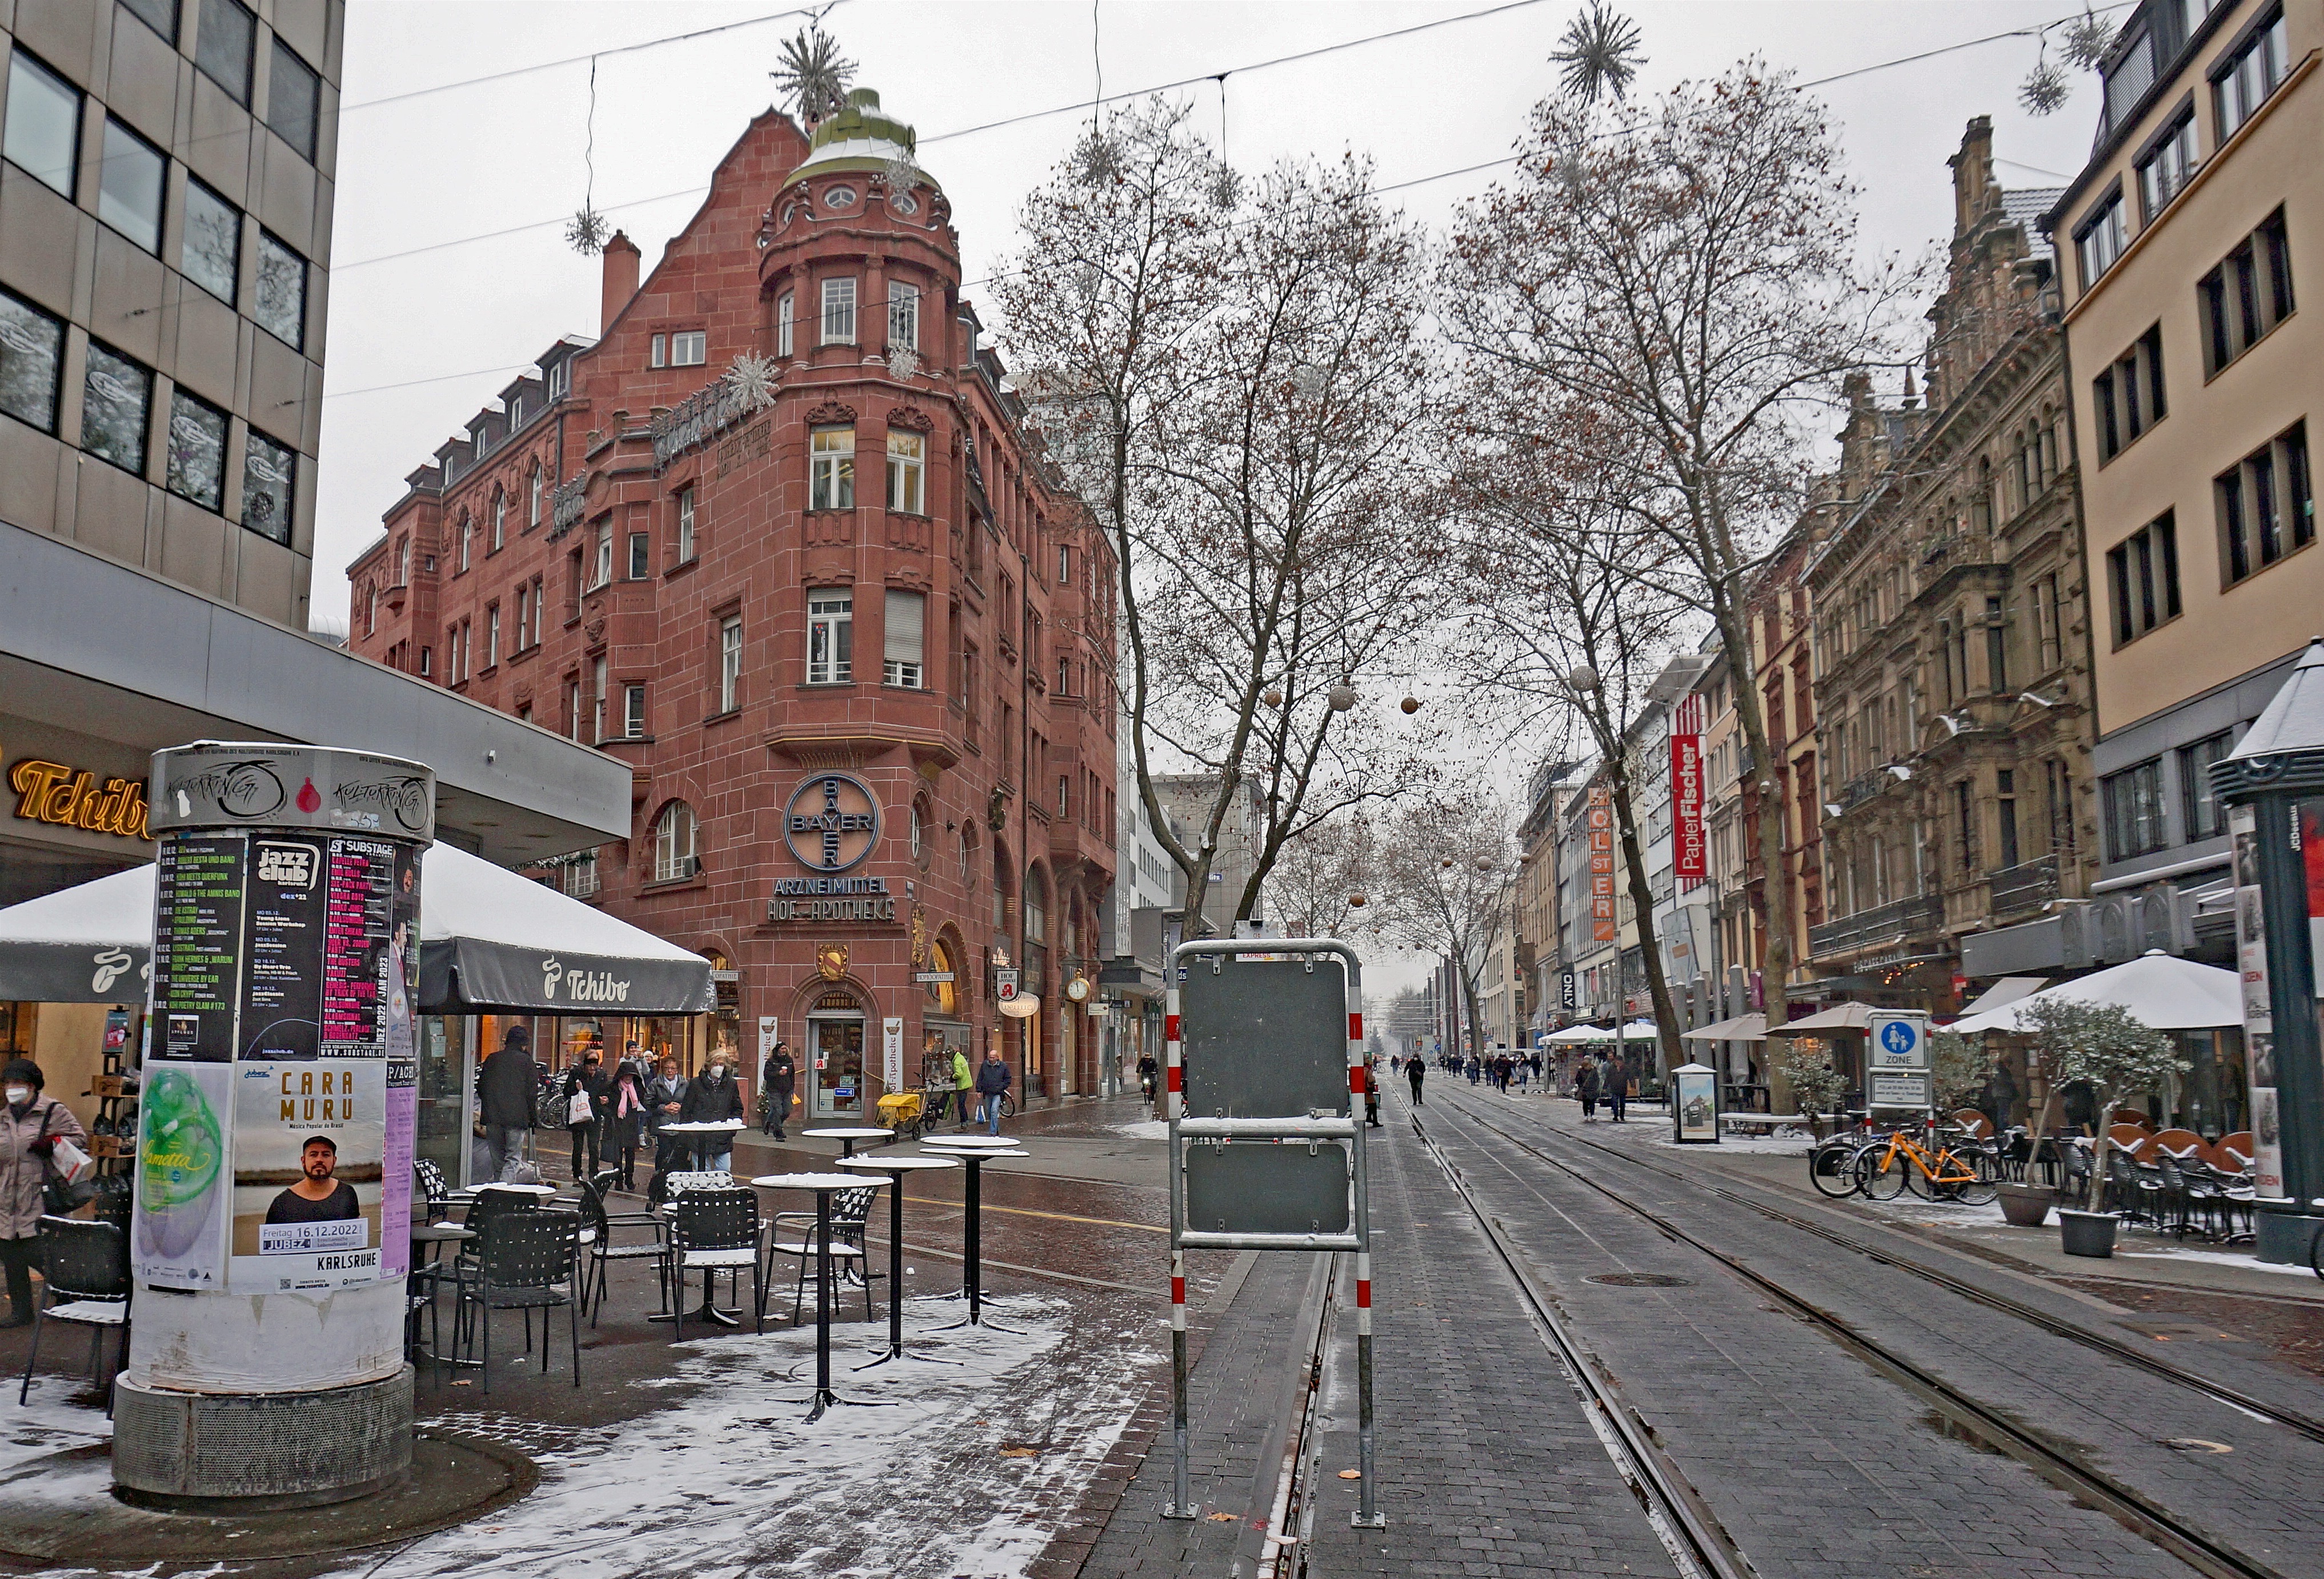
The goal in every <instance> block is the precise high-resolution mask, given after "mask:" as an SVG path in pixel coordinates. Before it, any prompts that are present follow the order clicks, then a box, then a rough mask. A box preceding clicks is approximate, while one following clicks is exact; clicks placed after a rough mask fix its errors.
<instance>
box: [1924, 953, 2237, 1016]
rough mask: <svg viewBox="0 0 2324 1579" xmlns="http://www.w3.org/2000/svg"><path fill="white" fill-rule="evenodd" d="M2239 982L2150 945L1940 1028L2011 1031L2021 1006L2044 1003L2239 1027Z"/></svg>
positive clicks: (2214, 967)
mask: <svg viewBox="0 0 2324 1579" xmlns="http://www.w3.org/2000/svg"><path fill="white" fill-rule="evenodd" d="M2239 986H2240V983H2238V982H2237V980H2236V973H2235V972H2233V971H2224V970H2221V969H2220V968H2219V967H2218V966H2217V965H2203V964H2200V963H2199V962H2198V961H2195V960H2191V959H2181V958H2179V957H2178V956H2175V955H2169V954H2165V953H2163V950H2161V949H2159V948H2150V949H2148V950H2147V951H2146V952H2145V953H2144V954H2143V955H2141V956H2139V957H2138V958H2136V959H2134V960H2132V961H2130V962H2129V963H2128V964H2126V965H2116V966H2115V967H2113V968H2112V969H2111V970H2102V971H2097V972H2094V973H2092V974H2089V975H2087V976H2080V977H2077V978H2076V979H2074V980H2073V981H2070V982H2060V983H2058V984H2057V985H2056V986H2054V987H2045V988H2043V990H2042V991H2041V992H2038V993H2027V994H2026V995H2025V996H2024V997H2023V998H2020V999H2018V1000H2017V1001H2016V1002H2014V1003H2005V1004H2003V1005H2002V1006H2001V1007H2000V1008H1998V1009H1994V1010H1989V1011H1986V1012H1985V1013H1982V1014H1977V1015H1964V1016H1962V1017H1961V1018H1960V1019H1959V1020H1954V1021H1953V1022H1952V1024H1951V1025H1950V1026H1948V1027H1947V1028H1946V1029H1947V1030H1958V1031H1979V1030H2006V1031H2014V1030H2017V1029H2018V1026H2019V1021H2020V1017H2021V1016H2022V1015H2023V1014H2024V1011H2026V1010H2028V1009H2030V1008H2032V1007H2033V1005H2034V1004H2036V1003H2048V1002H2069V1003H2098V1004H2106V1003H2115V1004H2119V1005H2121V1006H2122V1007H2123V1008H2125V1009H2127V1010H2129V1011H2131V1013H2132V1014H2134V1015H2135V1016H2136V1017H2137V1018H2138V1019H2139V1020H2141V1021H2142V1022H2144V1024H2147V1025H2150V1026H2152V1027H2153V1028H2154V1029H2155V1030H2203V1029H2206V1028H2208V1027H2211V1026H2219V1025H2241V1024H2242V1023H2243V1022H2244V1009H2243V995H2242V993H2241V992H2240V991H2239V990H2238V989H2239Z"/></svg>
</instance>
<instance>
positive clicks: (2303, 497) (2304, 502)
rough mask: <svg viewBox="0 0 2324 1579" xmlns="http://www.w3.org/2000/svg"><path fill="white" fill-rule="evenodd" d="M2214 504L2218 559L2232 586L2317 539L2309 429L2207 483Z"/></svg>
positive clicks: (2296, 430)
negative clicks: (2217, 528)
mask: <svg viewBox="0 0 2324 1579" xmlns="http://www.w3.org/2000/svg"><path fill="white" fill-rule="evenodd" d="M2211 490H2212V494H2213V495H2214V497H2215V498H2216V499H2217V500H2218V513H2219V548H2220V553H2219V558H2220V560H2221V562H2222V564H2223V566H2224V568H2225V569H2226V571H2227V576H2226V582H2225V584H2226V585H2227V586H2234V585H2235V584H2236V582H2238V581H2241V580H2242V579H2243V578H2244V577H2246V576H2249V575H2252V574H2253V573H2255V571H2260V570H2264V569H2266V568H2268V567H2269V566H2270V565H2273V564H2274V563H2275V562H2276V561H2277V560H2278V559H2282V558H2283V556H2284V555H2286V554H2288V553H2291V552H2292V550H2293V549H2304V548H2306V547H2307V546H2308V545H2309V544H2310V543H2311V542H2314V541H2315V540H2316V495H2315V490H2314V487H2313V485H2312V484H2311V482H2310V476H2309V471H2308V424H2307V423H2306V422H2304V421H2303V422H2295V423H2293V424H2292V427H2291V429H2289V430H2288V431H2286V432H2284V433H2282V435H2280V436H2279V437H2277V438H2276V439H2273V441H2271V442H2270V443H2268V444H2265V445H2263V446H2262V447H2261V448H2258V449H2257V450H2255V451H2254V452H2253V453H2251V454H2250V455H2247V456H2246V457H2244V459H2243V461H2242V463H2241V464H2240V465H2237V466H2231V467H2229V468H2228V469H2227V471H2225V472H2222V473H2221V474H2220V475H2219V476H2217V477H2214V478H2213V479H2211Z"/></svg>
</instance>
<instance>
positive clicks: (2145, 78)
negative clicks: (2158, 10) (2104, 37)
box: [2100, 28, 2155, 130]
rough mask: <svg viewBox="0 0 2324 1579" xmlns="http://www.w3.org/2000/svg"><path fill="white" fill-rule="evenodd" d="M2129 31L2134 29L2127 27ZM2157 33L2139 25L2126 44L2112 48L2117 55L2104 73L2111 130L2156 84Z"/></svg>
mask: <svg viewBox="0 0 2324 1579" xmlns="http://www.w3.org/2000/svg"><path fill="white" fill-rule="evenodd" d="M2125 31H2126V32H2130V31H2131V30H2129V29H2126V30H2125ZM2154 44H2155V40H2154V34H2153V32H2151V31H2149V30H2147V29H2145V28H2140V29H2138V30H2137V31H2136V32H2135V33H2134V34H2133V36H2132V37H2131V38H2130V39H2129V40H2128V41H2127V42H2126V44H2124V45H2121V46H2117V47H2116V49H2115V50H2113V51H2110V52H2111V53H2112V54H2113V56H2114V59H2113V60H2111V61H2110V62H2108V64H2107V67H2106V68H2105V69H2104V70H2103V71H2102V72H2101V73H2100V75H2101V77H2102V78H2103V81H2104V85H2105V94H2106V124H2107V129H2108V130H2112V129H2114V128H2116V127H2118V126H2120V125H2123V124H2124V123H2125V122H2126V121H2127V120H2129V118H2130V116H2131V113H2132V112H2133V111H2134V110H2135V109H2137V107H2138V101H2139V100H2140V99H2142V98H2144V97H2146V90H2147V89H2148V88H2152V87H2153V86H2154Z"/></svg>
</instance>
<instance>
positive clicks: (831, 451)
mask: <svg viewBox="0 0 2324 1579" xmlns="http://www.w3.org/2000/svg"><path fill="white" fill-rule="evenodd" d="M809 446H810V448H809V450H808V456H807V508H808V509H809V510H853V509H854V508H855V429H853V428H817V429H816V430H815V433H814V436H813V438H812V439H810V440H809Z"/></svg>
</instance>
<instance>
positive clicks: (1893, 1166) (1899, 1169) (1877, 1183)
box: [1851, 1145, 1918, 1201]
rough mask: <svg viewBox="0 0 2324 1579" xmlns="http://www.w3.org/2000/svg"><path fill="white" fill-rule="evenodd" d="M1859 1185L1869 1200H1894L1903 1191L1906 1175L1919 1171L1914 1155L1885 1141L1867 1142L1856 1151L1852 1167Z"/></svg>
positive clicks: (1857, 1185)
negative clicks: (1887, 1144) (1915, 1165)
mask: <svg viewBox="0 0 2324 1579" xmlns="http://www.w3.org/2000/svg"><path fill="white" fill-rule="evenodd" d="M1851 1171H1852V1172H1854V1173H1855V1175H1856V1187H1857V1188H1858V1189H1859V1190H1861V1191H1863V1192H1864V1198H1865V1199H1866V1200H1867V1201H1893V1200H1895V1198H1896V1197H1897V1196H1899V1195H1901V1194H1902V1193H1903V1192H1904V1179H1905V1176H1906V1175H1907V1174H1910V1173H1914V1172H1916V1171H1918V1170H1917V1169H1915V1168H1914V1167H1913V1159H1911V1158H1909V1157H1907V1156H1905V1155H1904V1153H1903V1152H1902V1151H1891V1150H1889V1149H1888V1148H1887V1147H1886V1145H1874V1146H1867V1147H1866V1148H1864V1150H1861V1151H1858V1153H1857V1154H1856V1161H1855V1164H1854V1165H1853V1168H1851Z"/></svg>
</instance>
